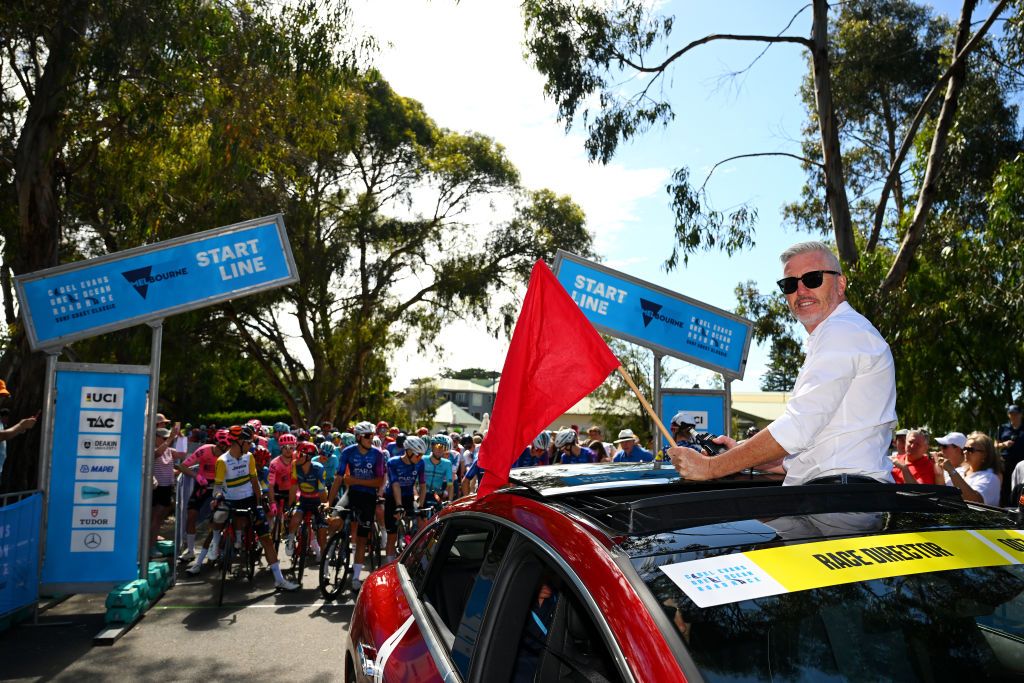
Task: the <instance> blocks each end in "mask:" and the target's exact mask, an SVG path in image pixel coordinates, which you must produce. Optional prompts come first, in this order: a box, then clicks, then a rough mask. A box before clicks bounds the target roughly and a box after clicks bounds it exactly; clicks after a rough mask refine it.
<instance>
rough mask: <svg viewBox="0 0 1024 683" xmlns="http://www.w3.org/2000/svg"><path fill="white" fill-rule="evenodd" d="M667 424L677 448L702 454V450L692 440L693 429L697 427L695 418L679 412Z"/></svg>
mask: <svg viewBox="0 0 1024 683" xmlns="http://www.w3.org/2000/svg"><path fill="white" fill-rule="evenodd" d="M669 424H670V426H669V429H671V430H672V436H673V438H675V440H676V445H677V446H686V447H687V448H692V449H693V450H695V451H697V452H698V453H701V454H703V453H704V449H703V448H701V446H700V444H699V443H697V440H696V439H695V438H694V434H693V428H694V427H696V426H697V418H696V416H695V415H694V414H693V413H692V412H690V411H689V410H680V411H679V412H678V413H676V414H675V415H674V416H673V417H672V422H670V423H669Z"/></svg>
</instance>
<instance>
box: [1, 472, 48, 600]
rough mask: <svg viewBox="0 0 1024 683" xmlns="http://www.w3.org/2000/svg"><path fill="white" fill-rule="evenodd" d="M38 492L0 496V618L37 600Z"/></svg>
mask: <svg viewBox="0 0 1024 683" xmlns="http://www.w3.org/2000/svg"><path fill="white" fill-rule="evenodd" d="M42 511H43V495H42V492H41V491H38V490H36V491H17V492H15V493H5V494H3V495H0V617H4V616H7V615H8V614H12V613H14V612H17V611H18V610H20V609H22V608H24V607H28V606H30V605H35V604H36V603H37V602H38V600H39V527H40V524H41V519H42Z"/></svg>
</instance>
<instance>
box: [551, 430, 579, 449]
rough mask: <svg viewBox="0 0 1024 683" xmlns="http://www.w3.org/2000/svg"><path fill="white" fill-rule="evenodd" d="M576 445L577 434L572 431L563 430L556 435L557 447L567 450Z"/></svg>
mask: <svg viewBox="0 0 1024 683" xmlns="http://www.w3.org/2000/svg"><path fill="white" fill-rule="evenodd" d="M574 443H576V432H575V431H573V430H572V429H561V430H559V431H558V433H557V434H555V446H556V447H557V448H565V447H566V446H570V445H572V444H574Z"/></svg>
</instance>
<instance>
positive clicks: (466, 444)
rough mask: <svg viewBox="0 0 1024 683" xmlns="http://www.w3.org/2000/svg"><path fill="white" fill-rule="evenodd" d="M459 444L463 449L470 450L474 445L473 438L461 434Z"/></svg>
mask: <svg viewBox="0 0 1024 683" xmlns="http://www.w3.org/2000/svg"><path fill="white" fill-rule="evenodd" d="M459 443H460V444H462V447H463V448H472V447H473V445H474V444H473V437H472V436H471V435H469V434H463V435H462V438H461V439H459Z"/></svg>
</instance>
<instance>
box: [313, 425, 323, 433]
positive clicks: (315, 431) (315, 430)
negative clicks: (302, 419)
mask: <svg viewBox="0 0 1024 683" xmlns="http://www.w3.org/2000/svg"><path fill="white" fill-rule="evenodd" d="M323 431H324V430H322V429H320V428H319V427H317V426H316V425H313V426H312V427H310V428H309V433H310V434H313V435H318V434H320V433H321V432H323Z"/></svg>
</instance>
